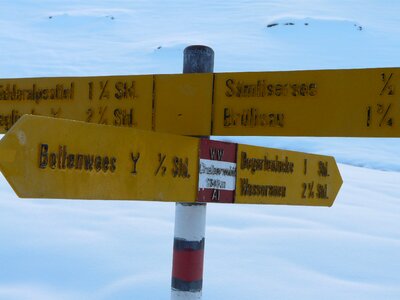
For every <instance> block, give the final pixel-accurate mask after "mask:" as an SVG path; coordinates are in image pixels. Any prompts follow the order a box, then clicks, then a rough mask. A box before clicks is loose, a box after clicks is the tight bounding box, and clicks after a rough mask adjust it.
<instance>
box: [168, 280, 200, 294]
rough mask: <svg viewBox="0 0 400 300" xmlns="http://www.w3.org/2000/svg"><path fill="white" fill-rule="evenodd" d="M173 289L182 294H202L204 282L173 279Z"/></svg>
mask: <svg viewBox="0 0 400 300" xmlns="http://www.w3.org/2000/svg"><path fill="white" fill-rule="evenodd" d="M171 287H172V288H173V289H174V290H177V291H182V292H200V291H201V288H202V287H203V280H197V281H184V280H181V279H178V278H175V277H172V283H171Z"/></svg>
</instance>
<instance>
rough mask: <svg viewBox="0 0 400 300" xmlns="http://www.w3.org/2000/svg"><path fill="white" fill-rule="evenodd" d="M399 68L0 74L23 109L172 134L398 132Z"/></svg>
mask: <svg viewBox="0 0 400 300" xmlns="http://www.w3.org/2000/svg"><path fill="white" fill-rule="evenodd" d="M399 85H400V71H399V69H398V68H381V69H358V70H357V69H356V70H317V71H290V72H259V73H220V74H211V73H210V74H175V75H143V76H108V77H107V76H104V77H62V78H28V79H0V132H5V131H7V130H8V129H9V128H10V127H11V126H12V124H14V123H15V122H16V120H18V118H20V117H21V115H23V114H27V113H29V114H37V115H44V116H51V117H59V118H66V119H73V120H80V121H87V122H90V123H96V124H107V125H116V126H123V127H133V128H138V129H145V130H153V131H157V132H168V133H173V134H180V135H193V136H209V135H232V136H235V135H236V136H246V135H258V136H348V137H351V136H359V137H400V98H399V92H398V91H397V89H398V86H399Z"/></svg>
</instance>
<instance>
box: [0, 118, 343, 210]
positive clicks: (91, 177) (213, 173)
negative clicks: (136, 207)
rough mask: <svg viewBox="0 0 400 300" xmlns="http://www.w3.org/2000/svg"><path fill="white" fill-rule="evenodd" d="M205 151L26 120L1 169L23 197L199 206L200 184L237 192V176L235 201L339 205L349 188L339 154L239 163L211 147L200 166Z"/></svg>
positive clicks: (127, 132) (107, 129) (180, 140)
mask: <svg viewBox="0 0 400 300" xmlns="http://www.w3.org/2000/svg"><path fill="white" fill-rule="evenodd" d="M233 145H235V144H233ZM199 146H200V139H197V138H191V137H184V136H176V135H170V134H162V133H155V132H148V131H143V130H135V129H130V128H116V127H112V126H105V125H97V124H88V123H84V122H78V121H71V120H64V119H56V118H49V117H41V116H32V115H26V116H23V117H22V118H21V119H20V120H19V121H18V122H17V123H16V124H15V125H14V126H13V127H12V128H11V130H9V131H8V132H7V134H6V135H5V136H4V137H3V139H2V140H1V141H0V169H1V171H2V172H3V174H4V176H5V177H6V179H7V180H8V182H9V183H10V185H11V186H12V187H13V189H14V190H15V192H16V193H17V194H18V196H20V197H23V198H63V199H110V200H112V199H116V200H118V199H121V200H155V201H172V202H176V201H179V202H197V201H200V199H198V191H199V187H201V188H205V189H208V188H210V189H214V190H217V192H218V190H227V189H230V190H232V188H229V187H228V186H229V185H230V183H229V182H230V180H231V179H230V177H231V178H232V177H233V186H234V185H235V182H236V188H235V187H233V189H234V190H236V196H235V198H234V200H233V201H232V202H233V203H249V204H252V203H257V204H294V205H312V206H331V205H332V203H333V201H334V199H335V197H336V195H337V193H338V191H339V189H340V186H341V183H342V179H341V177H340V174H339V171H338V169H337V166H336V163H335V160H334V159H333V158H332V157H328V156H321V155H311V154H305V153H298V152H292V151H284V150H277V149H269V148H262V147H254V146H246V145H238V146H237V153H235V154H236V155H234V157H237V162H236V163H234V162H224V161H220V160H219V158H223V156H224V153H223V151H224V149H222V148H221V149H218V148H212V147H211V148H209V151H210V152H212V153H211V156H210V158H209V159H206V160H204V159H203V160H201V168H199V166H200V158H199ZM234 149H236V147H235V148H234ZM236 166H237V167H236ZM236 168H237V169H236ZM199 174H201V178H202V182H201V183H199ZM235 177H236V179H235ZM218 193H219V192H218ZM207 202H219V198H218V197H216V198H212V197H211V198H210V199H209V200H208V201H207Z"/></svg>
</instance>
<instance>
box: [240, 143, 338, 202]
mask: <svg viewBox="0 0 400 300" xmlns="http://www.w3.org/2000/svg"><path fill="white" fill-rule="evenodd" d="M237 155H238V158H237V164H238V165H237V178H236V199H235V202H236V203H249V204H250V203H253V204H260V203H268V204H291V205H311V206H315V205H316V206H331V205H332V204H333V201H334V199H335V198H336V195H337V193H338V191H339V189H340V187H341V185H342V178H341V176H340V173H339V170H338V168H337V165H336V162H335V159H334V158H333V157H331V156H322V155H314V154H306V153H301V152H294V151H286V150H279V149H270V148H262V147H254V146H248V145H238V153H237Z"/></svg>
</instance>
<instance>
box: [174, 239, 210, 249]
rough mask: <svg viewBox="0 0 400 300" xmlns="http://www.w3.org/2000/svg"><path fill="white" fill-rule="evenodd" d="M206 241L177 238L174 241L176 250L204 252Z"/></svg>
mask: <svg viewBox="0 0 400 300" xmlns="http://www.w3.org/2000/svg"><path fill="white" fill-rule="evenodd" d="M204 242H205V239H204V238H202V239H201V241H187V240H184V239H179V238H175V239H174V250H176V251H182V250H193V251H196V250H204Z"/></svg>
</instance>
